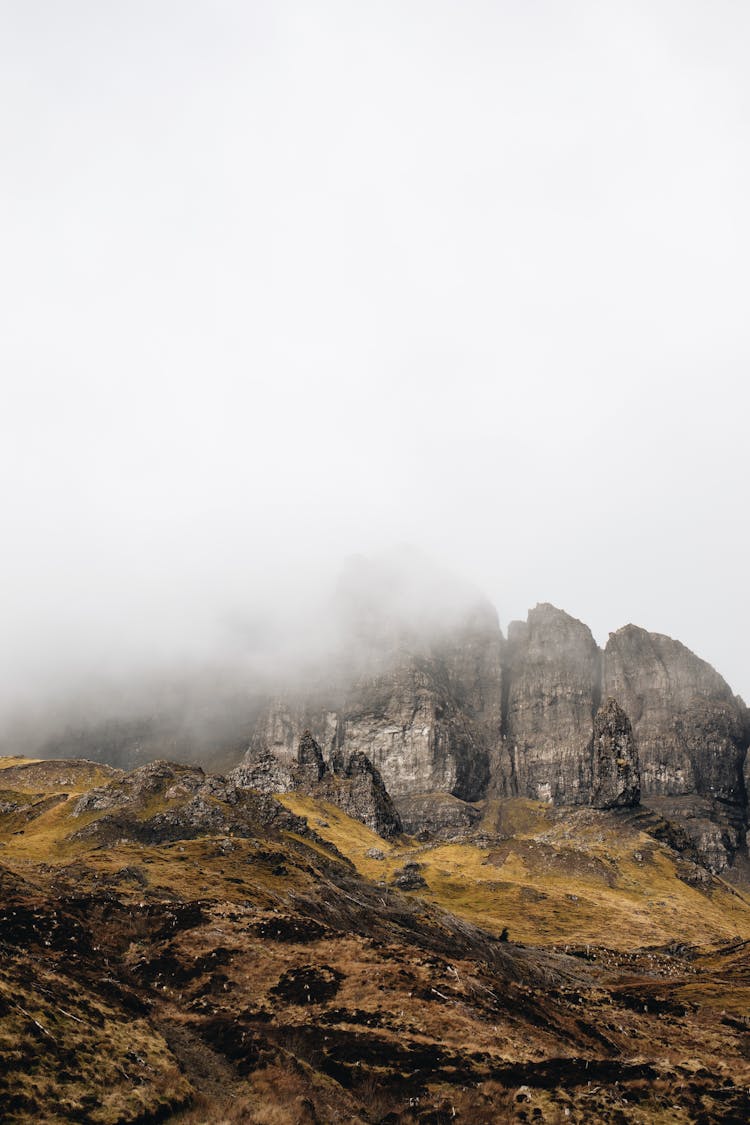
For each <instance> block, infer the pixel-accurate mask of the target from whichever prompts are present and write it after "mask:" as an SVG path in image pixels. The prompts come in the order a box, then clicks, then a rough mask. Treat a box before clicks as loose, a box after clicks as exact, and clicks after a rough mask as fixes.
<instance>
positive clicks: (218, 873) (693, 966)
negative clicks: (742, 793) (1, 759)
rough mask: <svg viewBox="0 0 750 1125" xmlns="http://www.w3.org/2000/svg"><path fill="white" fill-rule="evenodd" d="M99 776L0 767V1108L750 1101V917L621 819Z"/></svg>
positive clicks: (23, 1114)
mask: <svg viewBox="0 0 750 1125" xmlns="http://www.w3.org/2000/svg"><path fill="white" fill-rule="evenodd" d="M100 771H102V767H99V766H94V765H92V764H91V763H70V762H47V763H33V764H32V763H27V764H25V765H24V764H19V763H15V764H14V766H12V767H11V766H9V767H8V769H6V770H5V771H4V778H3V782H4V786H3V789H2V794H0V950H1V951H2V954H3V958H2V963H1V964H0V1105H2V1107H3V1108H2V1114H3V1120H4V1121H8V1122H9V1123H15V1125H20V1123H27V1122H31V1121H33V1122H42V1123H47V1122H49V1123H56V1125H57V1123H61V1122H72V1121H77V1122H92V1123H94V1122H97V1123H107V1125H115V1123H118V1122H123V1123H125V1122H129V1123H132V1125H135V1123H136V1122H140V1123H141V1125H145V1123H146V1122H155V1121H157V1120H169V1121H175V1122H182V1123H183V1125H199V1123H200V1125H203V1123H205V1122H208V1121H211V1122H217V1123H219V1122H227V1123H232V1125H234V1123H239V1122H254V1123H257V1125H282V1123H288V1125H297V1123H300V1122H308V1123H315V1122H317V1123H320V1125H322V1123H326V1125H327V1123H328V1122H331V1123H334V1122H341V1123H343V1122H362V1123H365V1122H367V1123H376V1122H378V1123H381V1125H385V1123H386V1122H387V1123H388V1125H398V1123H404V1125H416V1123H417V1122H421V1123H424V1125H426V1123H428V1122H429V1123H432V1125H440V1123H444V1122H445V1123H447V1122H453V1121H458V1122H465V1123H466V1125H469V1123H470V1125H490V1123H494V1122H498V1121H508V1122H511V1121H512V1122H516V1121H518V1122H522V1121H523V1122H531V1121H546V1122H555V1123H559V1125H562V1123H563V1122H566V1123H567V1122H578V1123H581V1125H583V1123H589V1122H599V1121H601V1122H636V1123H638V1125H651V1123H653V1122H656V1123H657V1125H658V1123H667V1122H671V1123H685V1125H687V1123H689V1122H702V1123H707V1122H713V1121H727V1122H730V1121H731V1122H737V1121H744V1120H747V1119H748V1115H749V1114H750V1102H748V1096H747V1089H748V1087H750V1062H748V1058H749V1055H750V1051H749V1049H748V1035H749V1034H750V1030H749V1028H748V1020H747V1012H748V1011H749V1010H750V942H748V941H747V938H748V936H750V907H748V904H747V903H746V902H745V900H744V899H743V898H742V897H740V896H738V895H736V894H735V893H733V892H732V890H731V889H730V888H728V887H726V886H725V885H724V884H723V883H722V882H721V881H720V880H715V879H711V878H710V877H708V876H706V875H705V874H703V875H702V874H701V873H700V872H698V871H697V870H695V869H693V867H692V865H690V864H687V863H685V861H684V860H681V859H680V858H679V857H678V856H677V855H676V854H675V853H673V852H671V851H670V850H669V849H668V848H667V847H666V846H665V845H663V844H657V843H656V841H654V840H653V839H651V837H649V836H645V835H644V834H643V833H642V832H641V831H640V830H639V828H638V825H637V824H635V823H631V821H630V820H629V819H628V818H627V817H618V816H615V815H614V814H597V813H591V812H586V811H578V812H575V813H572V814H568V815H564V816H563V815H558V814H557V813H553V812H552V811H551V810H549V809H547V808H546V807H544V806H539V805H535V804H534V803H532V802H502V803H493V804H488V805H487V806H486V808H485V809H484V818H483V822H482V824H481V825H480V826H479V828H478V829H477V834H476V835H475V836H474V837H472V839H471V841H468V840H467V841H465V842H462V843H455V842H454V843H439V842H432V843H429V842H418V841H415V840H412V839H406V838H403V839H401V840H398V841H396V842H394V843H390V844H389V843H387V842H386V841H384V840H382V839H380V838H379V837H377V836H375V835H374V834H373V833H371V832H370V831H369V830H368V829H366V828H365V827H364V826H363V825H361V824H360V823H359V822H356V821H352V820H351V819H349V818H348V817H346V816H345V815H344V814H343V813H341V812H340V811H339V810H338V809H336V808H334V807H332V806H327V805H322V804H320V803H316V802H313V801H310V800H307V799H304V798H299V797H297V796H295V795H287V796H285V797H284V798H283V804H279V803H277V802H276V801H273V800H272V799H270V798H267V797H261V796H259V795H253V794H251V793H239V794H238V793H237V792H236V791H235V790H233V788H232V787H231V786H227V784H226V783H225V782H223V781H222V780H221V779H212V778H207V777H205V776H204V775H203V774H202V773H201V772H200V771H197V770H194V769H190V768H188V767H180V766H172V767H168V766H165V765H158V764H157V765H155V766H154V767H145V768H144V769H143V770H139V771H136V772H135V773H133V774H129V775H125V774H121V773H120V772H119V771H109V772H108V771H107V770H106V767H104V769H103V772H100ZM6 777H7V780H8V781H10V782H12V785H7V786H5V779H6ZM92 786H93V791H91V787H92ZM368 852H369V853H371V854H369V855H368ZM379 856H382V858H379ZM410 863H411V864H419V865H420V866H419V868H413V867H412V868H410V869H409V870H410V871H411V874H412V876H413V875H414V874H416V875H418V876H419V877H421V878H423V879H424V880H425V882H426V884H427V886H426V887H423V888H422V889H421V890H413V891H406V892H404V891H403V890H400V889H398V888H397V887H395V886H393V885H392V883H393V882H394V880H396V879H398V878H399V873H400V872H401V873H402V872H403V869H404V867H405V865H407V864H410ZM505 926H507V927H508V928H509V931H510V940H509V941H502V940H499V936H500V933H501V931H502V928H503V927H505ZM566 947H567V952H566Z"/></svg>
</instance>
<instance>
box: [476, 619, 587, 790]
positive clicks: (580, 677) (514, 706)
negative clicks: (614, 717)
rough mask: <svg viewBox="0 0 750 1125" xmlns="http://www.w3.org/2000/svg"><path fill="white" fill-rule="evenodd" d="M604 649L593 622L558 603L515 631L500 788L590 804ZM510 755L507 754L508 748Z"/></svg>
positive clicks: (509, 661)
mask: <svg viewBox="0 0 750 1125" xmlns="http://www.w3.org/2000/svg"><path fill="white" fill-rule="evenodd" d="M599 668H600V654H599V649H598V648H597V645H596V642H595V640H594V638H593V636H592V635H591V630H590V629H589V628H588V626H586V625H584V624H583V623H582V622H581V621H576V619H575V618H574V617H570V616H569V615H568V614H567V613H563V611H562V610H559V609H556V608H555V607H554V606H552V605H548V604H542V605H538V606H537V607H536V608H535V609H533V610H531V611H530V612H529V615H528V619H527V620H526V621H525V622H521V621H514V622H512V624H511V626H510V628H509V631H508V654H507V663H506V671H505V675H506V678H507V688H506V701H507V702H506V707H505V716H504V719H505V722H504V729H505V748H506V751H507V756H508V758H509V762H508V766H509V773H510V776H508V775H507V773H506V774H505V775H504V774H503V772H502V769H501V773H500V777H499V778H496V785H497V784H498V782H499V786H498V788H499V791H500V792H503V793H504V794H505V795H508V796H510V795H514V794H517V795H519V796H522V797H532V798H534V799H536V800H540V801H552V802H554V803H555V804H568V805H579V804H588V803H589V801H590V799H591V786H592V770H593V762H592V751H591V742H592V731H593V718H594V714H595V712H596V710H597V707H598V703H599V695H600V688H599ZM500 761H501V763H502V761H503V756H502V755H500Z"/></svg>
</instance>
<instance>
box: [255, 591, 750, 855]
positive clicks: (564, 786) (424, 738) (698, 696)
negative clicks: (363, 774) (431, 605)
mask: <svg viewBox="0 0 750 1125" xmlns="http://www.w3.org/2000/svg"><path fill="white" fill-rule="evenodd" d="M358 596H359V595H358ZM354 600H355V602H356V604H357V605H359V604H360V603H359V602H357V601H356V598H355V599H354ZM360 601H361V598H360ZM378 612H379V609H378V606H377V605H375V606H374V607H373V605H372V604H370V603H367V613H364V612H363V613H362V614H361V617H360V619H359V625H358V626H357V629H356V630H355V634H356V637H357V638H358V643H359V642H360V641H361V644H362V646H363V648H362V652H365V653H366V654H367V658H366V659H365V658H364V657H363V656H362V653H359V655H356V654H357V652H358V650H357V648H356V645H355V646H354V647H353V648H351V649H350V650H348V651H349V656H348V658H347V660H348V663H349V665H350V666H351V668H352V669H354V672H353V674H352V675H351V676H349V678H347V677H346V676H342V675H341V673H340V668H339V672H338V674H337V675H338V678H336V677H332V676H330V675H329V678H328V681H327V683H326V686H325V688H324V689H321V688H317V689H314V690H310V691H309V692H308V693H307V694H306V695H304V696H301V695H297V696H296V697H294V696H291V697H285V698H281V699H277V700H276V701H275V702H274V703H272V704H270V705H269V706H268V707H267V708H266V710H265V711H264V712H263V713H262V714H261V716H260V719H259V721H258V722H257V724H256V727H255V729H254V731H253V734H252V737H251V739H250V746H249V749H248V751H247V754H246V756H245V758H244V759H243V763H242V767H241V768H242V769H243V770H245V771H249V773H248V775H247V776H248V777H251V778H252V784H254V785H255V786H256V787H260V788H263V789H265V790H266V791H267V792H274V791H279V790H282V789H285V788H294V787H299V786H300V784H301V782H300V779H299V776H298V774H299V771H300V770H301V769H302V764H301V763H300V761H299V760H298V758H297V747H298V745H299V741H300V738H301V737H302V735H303V732H304V731H305V730H306V729H309V730H310V731H311V735H312V737H313V739H314V741H315V742H316V743H317V744H318V745H319V747H320V752H321V756H322V762H323V765H324V766H325V770H324V774H325V776H324V774H320V776H319V777H318V778H317V781H316V784H318V785H321V784H324V783H325V784H327V785H329V786H331V785H333V784H334V783H333V780H332V778H334V777H342V776H344V775H345V774H346V771H347V768H348V766H347V763H348V762H349V761H350V760H351V758H352V755H353V754H356V753H359V754H364V755H365V756H366V758H367V760H368V761H369V762H370V763H371V764H372V766H373V767H374V768H375V770H376V771H377V773H378V774H379V776H380V778H381V780H382V783H383V784H384V785H385V787H386V788H387V790H388V793H389V794H390V795H391V797H392V798H393V800H394V801H395V802H396V804H397V806H398V807H399V809H400V811H401V814H402V817H403V821H404V824H405V827H406V829H407V830H408V831H409V832H412V833H417V832H420V831H426V832H429V833H431V834H437V835H443V836H450V835H455V834H456V833H458V832H460V831H462V830H467V829H468V828H469V827H470V825H471V823H473V821H474V820H475V819H476V818H475V816H474V813H475V811H476V810H474V809H473V803H474V802H476V801H478V800H481V799H483V798H484V797H486V796H492V797H514V796H521V797H527V798H532V799H535V800H542V801H548V802H550V803H552V804H556V805H593V806H595V807H600V808H616V807H626V806H632V805H634V804H637V803H638V800H639V795H640V796H641V797H642V799H643V800H645V801H650V802H656V801H657V800H660V799H661V798H665V799H666V798H668V799H669V800H668V808H663V809H660V810H659V815H660V816H667V815H669V816H670V817H672V818H673V820H674V823H675V824H676V825H677V826H678V827H680V829H681V830H684V832H685V833H686V834H687V837H689V838H690V840H691V841H692V846H693V847H694V848H695V851H696V854H698V855H700V856H702V857H703V859H704V861H705V862H706V863H707V865H709V866H710V868H711V870H714V871H719V870H721V869H722V867H724V866H726V865H727V864H728V863H729V862H731V861H732V859H733V857H734V855H735V854H736V853H737V852H738V851H739V850H740V849H742V847H743V843H744V839H745V832H746V826H747V817H748V813H747V807H746V802H747V796H746V793H747V780H746V776H744V775H743V769H744V771H745V775H747V773H748V771H750V765H748V761H747V746H748V741H749V740H750V724H749V723H748V712H747V708H745V706H744V704H743V703H742V701H741V700H739V699H738V698H737V697H735V696H734V695H733V694H732V692H731V690H730V688H729V687H728V686H727V684H726V683H725V681H724V680H723V679H722V678H721V676H719V675H718V673H717V672H715V671H714V669H713V668H711V667H710V665H708V664H706V663H705V662H704V661H702V660H699V659H698V658H697V657H696V656H694V655H693V653H691V652H690V651H689V650H688V649H687V648H685V646H684V645H681V644H680V643H679V642H677V641H673V640H671V639H670V638H668V637H664V636H661V635H659V634H654V633H647V632H646V631H645V630H643V629H638V628H636V627H635V626H632V625H629V626H626V627H625V628H624V629H621V630H620V631H619V632H617V633H614V634H612V635H611V636H610V640H609V643H608V644H607V647H606V650H605V651H604V652H602V651H601V650H600V649H599V647H598V646H597V644H596V642H595V640H594V638H593V636H592V634H591V631H590V630H589V628H588V627H587V626H586V625H585V624H583V623H582V622H581V621H577V620H576V619H575V618H573V617H571V616H570V615H569V614H567V613H564V612H563V611H562V610H559V609H556V608H555V607H554V606H552V605H548V604H541V605H538V606H537V607H536V608H535V609H533V610H531V611H530V612H529V615H528V618H527V620H526V621H525V622H513V623H511V625H510V627H509V631H508V640H507V642H506V641H505V640H504V639H503V636H502V633H501V632H500V629H499V626H498V623H497V618H496V616H495V614H494V611H492V610H491V608H490V607H489V606H487V605H486V603H481V602H477V603H475V604H474V605H473V606H472V607H470V608H465V609H464V611H463V615H456V614H454V615H453V617H452V618H451V620H450V622H449V624H448V625H446V626H445V627H442V626H440V627H438V626H436V625H433V627H432V629H431V631H429V630H428V631H425V630H424V629H422V631H420V630H415V629H404V630H402V631H401V632H399V630H398V629H397V628H396V626H395V624H394V621H393V618H392V617H389V618H387V625H386V624H383V621H382V620H381V619H380V618H379V617H378ZM602 699H604V700H606V702H605V703H604V706H603V707H602V706H600V704H601V701H602ZM306 768H312V769H313V771H318V773H320V769H321V764H320V762H317V759H316V761H315V762H312V763H309V764H308V767H306ZM325 771H328V772H327V773H325ZM326 777H328V780H327V781H326V780H325V778H326ZM313 780H315V779H313ZM248 783H250V782H248ZM428 795H432V800H431V801H430V799H429V797H428ZM343 799H344V798H343V797H340V798H339V801H338V802H337V803H341V800H343ZM365 805H367V802H366V801H365ZM355 815H358V814H356V813H355Z"/></svg>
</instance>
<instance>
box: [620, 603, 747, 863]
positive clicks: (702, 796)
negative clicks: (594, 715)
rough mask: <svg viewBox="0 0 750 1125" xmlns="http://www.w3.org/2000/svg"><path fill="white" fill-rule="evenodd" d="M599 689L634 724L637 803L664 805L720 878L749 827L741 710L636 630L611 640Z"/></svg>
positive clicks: (668, 646) (706, 674) (680, 650)
mask: <svg viewBox="0 0 750 1125" xmlns="http://www.w3.org/2000/svg"><path fill="white" fill-rule="evenodd" d="M604 687H605V690H606V692H607V694H608V695H611V696H614V697H615V698H616V699H617V701H618V703H620V704H621V706H622V707H624V709H625V710H626V711H627V713H628V715H629V716H630V719H631V721H632V723H633V730H634V733H635V735H636V738H637V740H638V748H639V756H640V766H641V790H642V796H643V800H644V801H645V802H646V803H649V802H650V801H652V800H659V801H661V799H663V798H670V799H671V800H670V802H669V805H670V809H669V815H670V818H673V819H675V820H677V821H678V823H680V824H683V825H684V827H685V828H686V830H687V831H688V833H689V835H690V836H691V838H692V839H693V841H694V843H695V845H696V847H697V849H698V853H699V854H700V855H701V856H702V858H703V859H704V860H705V861H706V862H707V864H708V865H709V867H710V869H711V870H714V871H718V870H721V869H722V868H723V867H725V866H726V865H727V863H728V862H730V860H731V858H732V857H733V855H734V853H735V852H736V851H737V850H738V848H740V847H741V845H742V842H743V838H744V830H745V826H746V823H747V820H746V818H747V810H746V790H745V781H744V778H743V768H744V763H745V758H746V749H747V737H748V731H747V709H746V707H745V705H744V703H743V702H742V700H741V699H738V698H737V696H735V695H734V694H733V693H732V691H731V689H730V687H729V686H728V684H727V683H726V682H725V681H724V680H723V679H722V677H721V676H720V675H719V674H718V672H716V671H715V670H714V669H713V668H712V667H711V665H710V664H707V663H706V662H705V661H703V660H700V659H699V658H698V657H697V656H695V655H694V654H693V653H692V652H691V651H690V650H689V649H687V648H686V647H685V646H684V645H682V644H680V643H679V641H674V640H672V638H671V637H665V636H662V635H661V634H659V633H647V632H646V631H645V630H644V629H639V628H637V627H636V626H634V625H627V626H625V628H624V629H620V630H619V631H618V632H617V633H612V634H611V635H610V638H609V641H608V643H607V647H606V649H605V652H604ZM696 801H697V803H696ZM660 811H662V812H663V811H664V810H660Z"/></svg>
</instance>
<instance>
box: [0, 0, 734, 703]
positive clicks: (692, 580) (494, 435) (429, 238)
mask: <svg viewBox="0 0 750 1125" xmlns="http://www.w3.org/2000/svg"><path fill="white" fill-rule="evenodd" d="M748 58H750V5H748V4H747V3H746V2H745V0H735V2H732V0H712V2H710V3H709V2H708V0H706V2H701V3H698V2H695V0H679V2H660V0H647V2H644V3H640V2H637V0H635V2H634V0H628V2H626V3H623V2H621V3H611V2H607V0H595V2H592V3H559V2H553V0H547V2H545V0H539V2H535V0H513V2H511V0H496V2H494V3H491V2H489V0H484V2H482V0H474V2H472V0H462V2H459V0H455V2H452V3H447V2H444V0H442V2H441V0H429V2H416V0H399V2H387V0H379V2H378V3H367V4H365V3H362V2H357V0H341V2H339V3H334V2H330V0H318V2H314V0H307V2H301V3H285V2H283V0H277V2H274V3H270V2H258V3H252V2H250V0H242V2H229V0H204V2H201V3H196V2H188V0H175V2H165V0H162V2H160V0H149V2H148V3H146V2H139V0H128V2H127V3H119V2H118V3H115V2H114V0H90V2H81V0H66V2H65V3H60V2H59V0H48V2H46V3H45V2H39V0H0V250H1V252H0V302H1V304H0V307H1V308H2V332H1V333H0V378H1V379H2V400H1V401H0V481H1V482H2V483H1V484H0V489H1V490H2V496H1V497H0V499H1V500H2V506H1V508H0V511H1V513H2V543H1V544H0V615H1V616H0V620H1V622H2V642H1V643H2V648H0V678H1V679H2V682H3V685H4V686H3V691H2V692H0V695H3V696H5V697H6V698H7V697H8V696H11V695H13V694H14V693H15V692H16V691H18V690H24V691H36V690H40V691H41V690H42V689H43V688H44V689H45V690H46V686H47V685H48V683H49V680H50V678H52V679H57V680H58V681H59V682H63V681H67V679H68V678H71V679H74V678H75V677H76V676H78V675H86V674H87V673H88V671H90V670H91V669H93V668H97V669H101V667H102V666H103V665H104V664H111V665H112V666H120V665H121V664H122V665H123V666H125V665H128V664H136V665H137V664H138V663H139V662H142V663H144V662H145V663H148V662H149V661H154V660H161V659H167V660H168V659H170V658H171V657H172V656H175V655H180V654H185V653H190V654H193V655H195V654H198V655H200V653H201V651H202V648H203V647H206V648H208V647H210V646H211V645H217V644H218V645H220V644H221V636H222V631H223V630H224V629H225V627H226V626H227V622H230V623H231V621H232V620H234V615H239V616H241V617H243V618H244V617H249V618H252V615H253V614H254V613H257V612H260V611H261V610H267V609H268V607H269V606H273V605H274V604H276V603H277V602H280V601H282V600H283V601H284V603H285V604H287V605H289V604H292V605H294V604H296V602H295V599H296V601H297V602H300V601H302V600H304V598H305V597H306V596H308V590H309V589H311V588H312V587H313V586H314V585H315V582H316V581H317V580H318V579H319V578H320V576H331V575H333V573H334V572H335V571H336V569H337V568H338V566H339V565H340V563H341V561H342V560H343V558H344V557H345V556H346V555H348V554H350V553H352V552H364V553H369V552H373V551H378V550H381V549H384V548H385V549H387V548H388V547H389V546H390V545H392V544H394V543H399V542H403V541H407V542H410V543H413V544H415V545H416V546H418V547H419V548H423V549H425V550H427V551H428V552H429V553H431V554H432V555H433V556H434V557H435V558H436V559H437V560H438V561H439V562H440V563H441V564H443V565H446V566H449V567H454V568H455V569H457V570H458V571H460V572H461V573H463V574H464V575H466V576H467V577H468V578H469V579H471V580H473V581H474V582H476V583H477V584H478V585H480V586H481V587H483V588H484V589H485V590H486V592H487V593H488V595H489V596H490V597H491V598H492V599H493V600H494V601H495V603H496V604H497V606H498V610H499V613H500V617H501V621H502V622H503V624H506V623H507V621H508V620H509V619H510V618H513V617H519V616H525V614H526V610H527V608H528V607H529V606H530V605H533V604H535V603H536V602H537V601H552V602H555V603H556V604H558V605H560V606H562V607H563V608H565V609H567V610H568V611H569V612H570V613H573V614H574V615H575V616H577V617H580V618H582V619H583V620H585V621H586V622H587V623H588V624H589V625H591V627H592V629H593V630H594V633H595V635H596V637H597V639H598V640H599V641H600V642H603V641H605V640H606V636H607V633H608V631H609V630H610V629H615V628H618V627H619V626H620V625H622V624H625V623H627V622H629V621H633V622H636V623H638V624H641V625H643V626H645V627H647V628H649V629H654V630H657V631H661V632H667V633H670V634H672V635H673V636H677V637H678V638H679V639H681V640H683V641H684V642H685V643H686V644H688V645H689V646H690V647H691V648H693V649H694V650H695V651H697V652H698V653H699V654H700V655H701V656H703V657H704V658H706V659H708V660H710V661H711V662H712V663H713V664H714V665H715V666H716V667H717V668H718V669H719V671H721V672H722V673H723V674H724V675H725V676H726V677H727V678H728V679H729V681H730V683H731V684H732V686H733V687H734V688H735V690H737V691H740V692H744V693H745V695H746V696H748V695H750V651H749V649H748V644H747V631H748V609H749V598H748V549H749V548H750V517H749V515H748V510H749V505H748V468H747V441H746V438H747V434H748V410H747V407H748V404H749V403H750V392H749V391H748V372H749V371H750V367H749V363H748V361H749V360H750V315H749V314H750V299H749V298H750V282H749V274H748V271H749V269H750V206H749V204H748V201H749V200H750V67H748ZM290 599H291V600H290ZM229 628H230V631H231V624H230V626H229Z"/></svg>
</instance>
